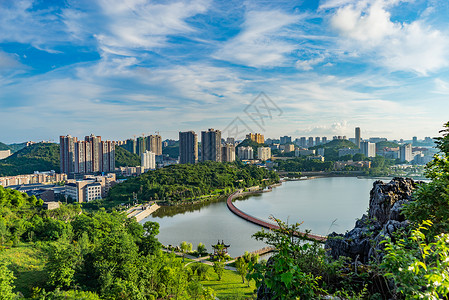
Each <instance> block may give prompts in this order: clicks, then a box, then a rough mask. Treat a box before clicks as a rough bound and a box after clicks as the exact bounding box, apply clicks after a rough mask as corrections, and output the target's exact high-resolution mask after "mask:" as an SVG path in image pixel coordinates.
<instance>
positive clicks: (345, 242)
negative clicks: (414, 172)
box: [325, 177, 419, 263]
mask: <svg viewBox="0 0 449 300" xmlns="http://www.w3.org/2000/svg"><path fill="white" fill-rule="evenodd" d="M418 183H419V182H415V181H413V180H412V179H410V178H399V177H395V178H393V179H392V180H391V181H390V182H389V183H384V182H382V181H380V180H378V181H375V182H374V183H373V188H372V190H371V192H370V202H369V209H368V215H363V216H362V218H361V219H360V220H357V222H356V224H355V228H354V229H352V230H351V231H349V232H347V233H345V234H338V233H335V232H333V233H331V234H330V235H329V236H328V240H327V242H326V244H325V248H326V249H327V250H328V253H329V254H330V255H331V256H332V257H333V258H335V259H337V258H338V257H340V256H346V257H349V258H351V259H352V261H359V262H362V263H367V262H368V260H369V259H370V258H372V257H374V256H376V254H377V252H378V251H376V250H379V249H382V244H381V241H383V240H384V239H385V238H386V237H392V234H393V233H394V232H395V231H396V230H398V229H399V228H404V227H406V226H407V224H408V222H407V220H405V218H404V216H403V215H402V214H401V210H402V206H403V204H405V203H407V202H409V201H413V199H412V191H413V190H414V189H415V188H416V186H417V184H418Z"/></svg>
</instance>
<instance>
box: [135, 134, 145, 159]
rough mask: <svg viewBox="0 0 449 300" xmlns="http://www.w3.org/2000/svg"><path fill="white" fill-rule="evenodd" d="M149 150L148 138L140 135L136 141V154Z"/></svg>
mask: <svg viewBox="0 0 449 300" xmlns="http://www.w3.org/2000/svg"><path fill="white" fill-rule="evenodd" d="M146 150H147V138H146V137H144V136H139V137H138V138H137V141H136V154H137V155H139V156H140V155H141V154H142V153H144V152H145V151H146Z"/></svg>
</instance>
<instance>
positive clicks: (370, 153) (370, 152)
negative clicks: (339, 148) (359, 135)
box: [360, 142, 376, 157]
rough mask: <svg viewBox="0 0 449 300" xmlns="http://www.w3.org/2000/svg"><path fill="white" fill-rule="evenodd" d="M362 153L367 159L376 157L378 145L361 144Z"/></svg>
mask: <svg viewBox="0 0 449 300" xmlns="http://www.w3.org/2000/svg"><path fill="white" fill-rule="evenodd" d="M360 153H362V154H363V155H365V156H366V157H375V156H376V144H374V143H371V142H360Z"/></svg>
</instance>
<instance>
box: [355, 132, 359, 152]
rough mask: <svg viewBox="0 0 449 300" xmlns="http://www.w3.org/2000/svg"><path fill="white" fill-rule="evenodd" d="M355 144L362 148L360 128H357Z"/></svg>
mask: <svg viewBox="0 0 449 300" xmlns="http://www.w3.org/2000/svg"><path fill="white" fill-rule="evenodd" d="M355 144H356V145H357V148H360V127H356V128H355Z"/></svg>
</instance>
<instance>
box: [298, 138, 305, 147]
mask: <svg viewBox="0 0 449 300" xmlns="http://www.w3.org/2000/svg"><path fill="white" fill-rule="evenodd" d="M299 141H300V142H299V146H300V147H303V148H306V147H307V141H306V137H305V136H302V137H301V138H300V139H299Z"/></svg>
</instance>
